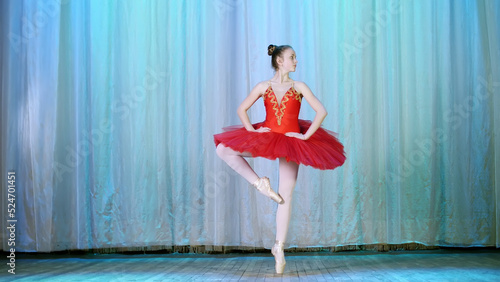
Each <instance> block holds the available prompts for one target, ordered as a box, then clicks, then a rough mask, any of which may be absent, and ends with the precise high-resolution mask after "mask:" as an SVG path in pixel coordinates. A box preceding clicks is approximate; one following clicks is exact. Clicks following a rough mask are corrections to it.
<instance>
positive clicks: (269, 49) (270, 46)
mask: <svg viewBox="0 0 500 282" xmlns="http://www.w3.org/2000/svg"><path fill="white" fill-rule="evenodd" d="M275 49H276V45H273V44H271V45H269V46H268V47H267V54H268V55H269V56H272V55H273V52H274V50H275Z"/></svg>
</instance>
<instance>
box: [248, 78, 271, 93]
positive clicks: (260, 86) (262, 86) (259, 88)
mask: <svg viewBox="0 0 500 282" xmlns="http://www.w3.org/2000/svg"><path fill="white" fill-rule="evenodd" d="M268 87H269V82H268V81H261V82H259V83H257V84H256V85H255V86H254V88H253V90H252V92H257V93H259V94H264V92H266V90H267V88H268Z"/></svg>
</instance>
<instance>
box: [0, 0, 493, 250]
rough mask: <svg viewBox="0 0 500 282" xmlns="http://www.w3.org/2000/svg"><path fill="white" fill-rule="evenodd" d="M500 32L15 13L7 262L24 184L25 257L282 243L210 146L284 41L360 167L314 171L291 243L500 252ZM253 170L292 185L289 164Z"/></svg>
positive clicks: (109, 6)
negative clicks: (284, 172) (12, 196)
mask: <svg viewBox="0 0 500 282" xmlns="http://www.w3.org/2000/svg"><path fill="white" fill-rule="evenodd" d="M499 18H500V1H494V0H464V1H452V0H449V1H431V0H423V1H411V0H401V1H396V0H389V1H379V0H374V1H363V0H354V1H300V0H294V1H271V2H269V1H264V0H262V1H242V0H234V1H233V0H214V1H195V0H186V1H154V0H151V1H133V0H125V1H117V0H116V1H113V0H109V1H104V2H103V1H96V0H91V1H79V0H73V1H68V0H44V1H29V0H23V1H14V0H6V1H1V2H0V23H1V25H0V31H1V34H2V36H3V37H2V40H1V41H0V62H1V77H0V90H1V114H0V116H1V123H0V124H1V126H2V138H1V143H0V144H1V155H0V164H1V173H2V177H1V179H2V183H1V187H2V194H1V196H0V199H1V200H2V204H1V207H2V209H1V211H0V215H2V218H3V219H4V220H2V221H1V222H0V228H1V230H2V232H1V233H0V237H1V239H2V242H3V243H2V244H3V245H2V248H3V250H4V251H5V250H8V249H9V246H8V245H7V238H8V237H9V234H8V232H7V229H6V227H7V221H6V219H7V217H8V213H7V203H8V202H7V197H8V196H7V194H8V186H7V185H8V183H7V181H6V176H7V173H8V171H14V172H15V173H16V219H17V223H16V226H17V228H16V230H17V231H16V232H17V233H16V250H18V251H26V252H51V251H60V250H73V249H81V250H86V249H109V248H127V247H130V248H134V247H145V248H160V249H161V248H163V247H165V248H167V247H168V246H186V245H191V246H201V245H206V246H232V247H234V246H236V247H238V246H240V247H241V248H248V247H250V248H252V247H257V248H260V247H265V248H270V247H271V246H272V244H273V243H274V234H275V225H276V224H275V212H276V205H275V204H273V202H272V201H269V200H267V199H265V198H264V197H263V196H261V195H260V194H259V193H256V191H255V190H254V189H253V188H252V187H251V185H249V184H248V183H246V181H245V180H244V179H243V178H241V177H239V176H238V175H237V174H236V173H235V172H233V171H232V170H231V169H230V168H229V167H228V166H227V165H226V164H225V163H223V162H222V161H221V160H220V159H219V158H218V157H217V156H216V154H215V146H214V144H213V134H215V133H218V132H220V131H221V130H222V127H224V126H228V125H233V124H239V123H240V121H239V119H238V117H237V115H236V108H237V107H238V105H239V104H240V103H241V101H243V99H244V98H245V97H246V95H248V93H249V91H250V90H251V89H252V87H253V86H254V85H255V84H257V83H258V82H260V81H264V80H268V79H269V78H271V77H272V75H273V71H272V68H271V66H270V57H269V56H267V46H268V45H269V44H278V45H281V44H289V45H291V46H293V48H294V49H295V51H296V53H297V58H298V61H299V63H298V67H297V71H296V73H293V74H291V77H292V78H293V79H295V80H300V81H304V82H306V83H307V84H308V86H309V87H310V88H311V89H312V91H313V92H314V94H315V95H316V96H317V97H318V98H319V99H320V100H321V101H322V103H323V104H324V106H325V107H326V109H327V111H328V113H329V114H328V116H327V118H326V119H325V121H324V123H323V126H324V127H325V128H327V129H330V130H333V131H336V132H339V134H340V140H341V141H342V142H343V143H344V144H345V149H346V152H347V162H346V163H345V164H344V166H343V167H341V168H338V169H336V170H334V171H319V170H315V169H312V168H310V167H305V166H301V167H300V169H299V179H298V182H297V186H296V188H295V192H294V203H293V211H292V220H291V224H290V230H289V235H288V242H287V243H288V245H290V246H296V247H338V246H347V245H373V244H394V245H402V244H407V243H420V244H424V245H428V246H496V247H500V207H499V204H498V203H499V202H500V187H499V185H498V183H500V169H499V163H498V160H500V137H499V136H500V127H499V123H500V113H499V112H500V111H499V110H498V105H500V101H499V99H500V98H499V97H500V67H499V64H498V62H499V61H500V20H499ZM304 102H305V100H304ZM249 117H250V119H251V121H252V122H258V121H261V120H263V119H264V117H265V111H264V106H263V103H262V101H261V100H259V101H257V102H256V103H255V105H254V106H253V107H252V108H251V110H250V111H249ZM300 117H301V118H303V119H311V120H312V119H313V118H314V111H313V110H312V109H311V107H310V106H309V105H308V104H307V103H306V102H305V103H304V104H303V105H302V112H301V116H300ZM249 162H250V164H251V165H252V166H253V167H254V168H255V170H256V172H257V173H258V174H259V175H266V176H269V177H270V178H271V184H272V186H273V187H274V188H275V189H277V187H278V182H277V179H278V164H277V161H270V160H266V159H249Z"/></svg>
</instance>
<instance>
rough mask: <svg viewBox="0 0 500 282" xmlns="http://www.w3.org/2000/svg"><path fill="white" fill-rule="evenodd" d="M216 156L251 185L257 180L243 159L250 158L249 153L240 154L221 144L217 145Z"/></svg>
mask: <svg viewBox="0 0 500 282" xmlns="http://www.w3.org/2000/svg"><path fill="white" fill-rule="evenodd" d="M217 155H218V156H219V157H220V158H221V159H222V160H223V161H225V162H226V163H227V164H228V165H229V166H230V167H231V168H232V169H233V170H234V171H236V172H237V173H238V174H240V175H241V176H243V178H245V179H246V180H247V181H248V182H250V183H251V184H252V183H254V182H255V181H256V180H257V179H259V176H258V175H257V173H255V171H254V170H253V169H252V167H251V166H250V165H249V164H248V162H247V161H246V160H245V159H244V158H243V157H251V156H252V155H250V154H249V153H240V152H238V151H235V150H233V149H231V148H229V147H226V146H224V145H223V144H219V145H217Z"/></svg>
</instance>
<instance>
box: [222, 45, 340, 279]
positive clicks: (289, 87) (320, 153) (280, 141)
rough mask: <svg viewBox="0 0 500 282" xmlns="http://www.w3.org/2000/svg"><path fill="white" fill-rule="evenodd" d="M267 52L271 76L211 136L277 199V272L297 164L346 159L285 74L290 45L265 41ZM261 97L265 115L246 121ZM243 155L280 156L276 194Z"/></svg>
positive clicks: (298, 85)
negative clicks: (228, 124) (232, 122)
mask: <svg viewBox="0 0 500 282" xmlns="http://www.w3.org/2000/svg"><path fill="white" fill-rule="evenodd" d="M268 55H269V56H271V64H272V67H273V68H274V70H275V75H274V77H273V78H271V79H270V80H269V81H264V82H260V83H258V84H257V85H256V86H255V87H254V88H253V89H252V91H251V92H250V94H249V95H248V96H247V97H246V98H245V100H244V101H243V102H242V103H241V105H240V106H239V107H238V110H237V113H238V116H239V118H240V120H241V122H242V124H243V126H242V127H239V128H236V129H235V128H231V129H229V130H227V131H225V132H223V133H219V134H215V135H214V141H215V145H216V148H217V149H216V152H217V155H218V156H219V157H220V158H221V159H222V160H224V161H225V162H226V163H227V164H228V165H229V166H230V167H231V168H232V169H233V170H235V171H236V172H237V173H238V174H240V175H241V176H242V177H244V178H245V179H246V180H247V181H248V182H249V183H251V184H252V185H253V186H254V187H255V188H256V189H257V190H258V191H259V192H260V193H262V194H264V195H265V196H267V197H269V198H271V199H272V200H273V201H275V202H276V203H278V204H279V205H278V210H277V212H276V242H275V244H274V246H273V247H272V249H271V252H272V254H273V255H274V258H275V261H276V266H275V268H276V273H278V274H282V273H283V271H284V269H285V265H286V261H285V255H284V246H285V241H286V237H287V233H288V226H289V223H290V216H291V207H292V206H291V204H292V194H293V190H294V187H295V183H296V181H297V174H298V170H299V164H304V165H309V166H312V167H315V168H318V169H335V168H336V167H339V166H341V165H342V164H343V163H344V161H345V159H346V158H345V153H344V146H343V145H342V143H340V142H339V140H338V139H337V138H336V137H335V136H334V133H333V132H329V131H327V130H325V129H323V128H322V127H321V123H322V122H323V120H324V119H325V117H326V115H327V111H326V110H325V108H324V106H323V105H322V104H321V102H320V101H319V100H318V99H317V98H316V97H315V96H314V94H313V93H312V92H311V90H310V89H309V87H308V86H307V85H306V84H305V83H304V82H299V81H294V80H292V79H291V78H290V77H289V73H290V72H294V71H295V69H296V67H297V62H298V61H297V57H296V54H295V51H294V50H293V48H292V47H291V46H289V45H282V46H276V45H269V47H268ZM259 98H263V100H264V106H265V109H266V119H265V121H263V122H259V123H254V124H252V123H251V122H250V119H249V118H248V114H247V111H248V109H250V107H251V106H252V105H253V104H254V103H255V102H256V101H257V100H258V99H259ZM302 98H304V99H306V101H307V102H308V103H309V105H311V107H312V108H313V110H314V111H315V112H316V115H315V117H314V120H313V121H312V122H311V121H306V120H301V119H299V118H298V117H299V112H300V106H301V103H302ZM246 157H264V158H268V159H272V160H274V159H277V158H278V159H279V187H278V191H279V194H278V193H276V192H275V191H274V190H273V189H272V188H271V185H270V182H269V179H268V178H267V177H259V176H258V175H257V173H255V171H254V170H253V169H252V167H250V165H249V164H248V162H247V161H246V160H245V158H246Z"/></svg>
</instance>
